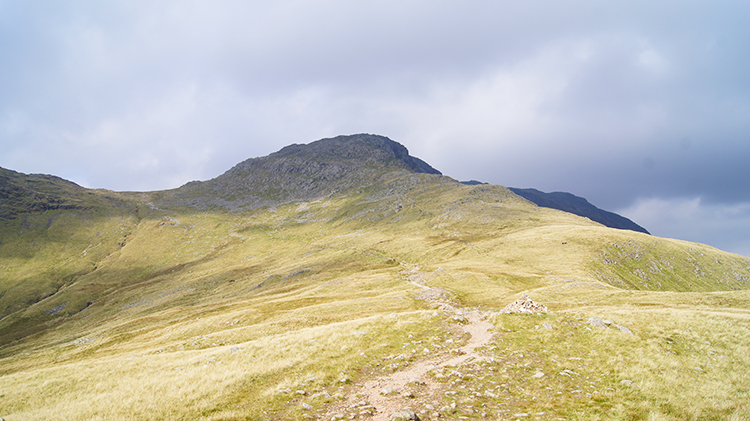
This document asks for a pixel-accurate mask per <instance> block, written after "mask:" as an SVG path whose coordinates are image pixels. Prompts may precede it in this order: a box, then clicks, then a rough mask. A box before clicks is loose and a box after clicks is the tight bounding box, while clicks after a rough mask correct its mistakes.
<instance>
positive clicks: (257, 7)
mask: <svg viewBox="0 0 750 421" xmlns="http://www.w3.org/2000/svg"><path fill="white" fill-rule="evenodd" d="M748 21H750V5H749V4H747V3H745V2H722V3H719V4H707V3H706V4H703V3H685V2H677V1H667V2H658V3H653V2H638V1H636V2H627V3H624V2H621V3H616V2H600V1H571V2H556V1H539V2H533V3H529V2H490V1H477V2H469V3H466V2H464V3H457V2H441V1H438V2H435V1H430V2H427V1H414V2H396V1H386V2H377V3H361V2H347V1H316V2H297V1H279V2H245V1H223V2H210V3H209V2H205V3H195V2H193V3H185V2H177V1H174V2H170V1H167V2H106V3H102V2H87V1H73V2H65V3H60V2H53V1H48V2H33V3H29V2H21V1H5V2H0V56H2V57H3V66H0V166H3V167H8V168H11V169H15V170H18V171H23V172H47V173H55V174H57V175H60V176H63V177H66V178H71V179H73V180H74V181H77V182H79V183H82V184H84V185H87V186H90V187H106V188H111V189H117V190H150V189H160V188H169V187H175V186H177V185H180V184H182V183H184V182H187V181H189V180H192V179H206V178H210V177H214V176H216V175H218V174H220V173H221V172H223V171H224V170H226V169H228V168H229V167H231V166H232V165H234V164H235V163H237V162H238V161H241V160H243V159H245V158H248V157H252V156H260V155H265V154H268V153H270V152H273V151H275V150H277V149H279V148H281V147H282V146H284V145H286V144H289V143H293V142H297V143H299V142H309V141H313V140H316V139H318V138H321V137H326V136H333V135H337V134H346V133H359V132H370V133H379V134H384V135H388V136H390V137H391V138H393V139H395V140H398V141H400V142H402V143H404V144H405V145H406V146H407V147H409V149H410V150H411V152H412V154H413V155H416V156H419V157H421V158H423V159H425V160H426V161H428V162H429V163H430V164H432V165H433V166H435V167H436V168H438V169H440V170H441V171H443V172H444V173H446V174H448V175H451V176H454V177H455V178H459V179H481V180H484V181H489V182H493V183H497V184H503V185H510V186H516V187H535V188H539V189H542V190H545V191H553V190H564V191H570V192H573V193H575V194H578V195H581V196H585V197H586V198H588V199H589V200H590V201H591V202H592V203H594V204H596V205H597V206H600V207H604V208H609V209H629V208H631V207H632V206H634V203H636V202H637V201H638V200H646V199H649V200H650V199H652V198H660V199H661V200H667V201H669V200H688V199H691V198H696V197H699V198H701V200H702V202H701V204H702V206H732V205H736V204H738V203H745V202H747V201H749V200H750V198H749V197H748V196H749V195H750V192H748V190H747V189H746V187H745V186H747V185H748V182H750V179H749V178H750V175H748V174H749V173H750V172H748V171H746V170H745V163H746V162H750V142H749V140H750V118H749V117H750V84H748V83H746V79H747V74H750V36H748V30H747V29H746V26H747V24H746V23H747V22H748ZM670 203H671V202H670ZM643 209H652V211H654V209H656V208H655V207H653V206H652V207H645V208H643ZM696 215H697V214H696ZM700 215H704V216H705V215H707V214H700ZM636 221H637V219H636ZM738 221H739V220H738ZM637 222H641V221H637ZM658 223H661V222H658ZM644 225H645V226H646V227H647V228H648V229H650V230H652V231H657V232H658V229H657V228H656V227H653V226H648V224H645V223H644Z"/></svg>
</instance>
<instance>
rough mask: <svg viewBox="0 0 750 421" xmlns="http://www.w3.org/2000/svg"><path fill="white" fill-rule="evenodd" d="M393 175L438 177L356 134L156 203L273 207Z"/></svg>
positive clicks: (298, 148)
mask: <svg viewBox="0 0 750 421" xmlns="http://www.w3.org/2000/svg"><path fill="white" fill-rule="evenodd" d="M392 171H408V172H412V173H425V174H434V175H440V174H441V173H440V171H438V170H436V169H435V168H433V167H431V166H430V165H429V164H427V163H426V162H424V161H422V160H421V159H419V158H416V157H413V156H411V155H409V151H408V149H406V147H404V146H403V145H401V144H400V143H398V142H395V141H393V140H391V139H389V138H387V137H385V136H378V135H372V134H355V135H348V136H336V137H332V138H325V139H320V140H318V141H315V142H311V143H309V144H292V145H289V146H286V147H284V148H282V149H281V150H279V151H278V152H274V153H272V154H270V155H268V156H264V157H260V158H250V159H247V160H245V161H243V162H240V163H239V164H237V165H235V166H234V167H233V168H231V169H230V170H229V171H227V172H225V173H224V174H222V175H220V176H218V177H216V178H214V179H212V180H208V181H205V182H190V183H188V184H186V185H184V186H182V187H180V188H178V189H176V190H171V191H168V192H164V195H163V197H161V198H159V199H157V202H159V203H163V204H176V205H187V206H194V207H206V206H220V207H224V208H227V209H231V210H235V209H240V208H258V207H263V206H275V205H277V204H280V203H286V202H291V201H298V200H311V199H315V198H319V197H323V196H327V195H330V194H332V193H336V192H343V191H346V190H348V189H351V188H361V187H363V186H367V185H370V184H372V183H373V181H375V180H377V178H378V177H381V176H382V175H383V174H385V173H388V172H392Z"/></svg>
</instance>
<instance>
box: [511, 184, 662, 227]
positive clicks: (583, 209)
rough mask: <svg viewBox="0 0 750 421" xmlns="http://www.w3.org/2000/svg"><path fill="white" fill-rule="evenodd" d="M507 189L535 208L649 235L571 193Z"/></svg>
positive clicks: (619, 217) (631, 223)
mask: <svg viewBox="0 0 750 421" xmlns="http://www.w3.org/2000/svg"><path fill="white" fill-rule="evenodd" d="M508 189H509V190H510V191H512V192H513V193H515V194H517V195H519V196H521V197H523V198H524V199H527V200H529V201H531V202H533V203H535V204H536V205H537V206H543V207H546V208H552V209H558V210H561V211H564V212H570V213H573V214H576V215H578V216H583V217H585V218H589V219H591V220H592V221H594V222H598V223H600V224H602V225H604V226H607V227H610V228H617V229H627V230H631V231H636V232H642V233H644V234H650V233H649V232H648V231H647V230H646V229H645V228H643V227H642V226H640V225H638V224H636V223H635V222H633V221H632V220H630V219H628V218H626V217H624V216H622V215H618V214H616V213H614V212H610V211H607V210H604V209H600V208H598V207H596V206H594V205H592V204H591V203H590V202H589V201H588V200H586V199H585V198H583V197H580V196H576V195H574V194H572V193H568V192H551V193H545V192H543V191H540V190H537V189H533V188H526V189H521V188H517V187H508Z"/></svg>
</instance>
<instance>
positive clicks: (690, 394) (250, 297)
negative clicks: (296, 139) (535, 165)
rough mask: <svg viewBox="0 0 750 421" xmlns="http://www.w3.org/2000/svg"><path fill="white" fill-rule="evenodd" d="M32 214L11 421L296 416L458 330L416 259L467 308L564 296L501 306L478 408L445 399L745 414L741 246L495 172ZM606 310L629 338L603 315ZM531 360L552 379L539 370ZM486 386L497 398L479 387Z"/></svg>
mask: <svg viewBox="0 0 750 421" xmlns="http://www.w3.org/2000/svg"><path fill="white" fill-rule="evenodd" d="M136 211H137V212H136ZM50 218H51V219H52V220H53V223H52V224H50V225H48V224H46V223H44V222H45V221H48V220H49V219H50ZM26 221H27V223H24V222H23V220H19V221H18V222H17V224H21V225H24V224H25V225H24V226H28V227H29V228H28V229H27V230H26V231H23V233H22V234H21V235H19V236H17V238H15V237H13V236H12V235H10V234H11V233H14V232H16V231H18V230H19V227H20V226H21V225H12V226H10V227H8V228H6V231H4V233H3V237H2V238H3V244H2V245H1V246H0V251H1V254H0V256H2V260H0V266H2V267H3V268H4V269H5V270H4V271H3V276H2V278H1V279H0V282H2V284H1V285H3V289H4V290H5V291H7V292H6V295H5V296H4V297H3V298H2V299H0V303H5V306H4V308H5V310H4V311H5V313H3V315H4V318H3V319H2V320H0V331H2V332H3V333H2V338H3V340H2V347H0V358H2V359H0V395H1V396H0V416H3V417H4V418H5V419H6V420H13V419H48V418H65V419H115V418H116V419H165V418H169V419H248V418H249V419H265V418H285V419H302V418H303V416H304V415H306V414H310V413H312V414H315V413H316V411H322V410H323V407H324V404H325V402H331V401H335V400H337V399H339V397H338V396H337V394H342V395H343V394H345V393H347V390H348V389H347V387H348V386H347V383H348V382H349V381H353V382H355V383H356V382H358V381H361V379H362V378H363V377H364V376H366V375H368V374H367V373H371V372H381V371H383V370H391V369H393V367H388V365H387V364H386V363H385V361H389V362H390V360H384V358H386V357H388V356H392V355H395V354H399V353H403V354H404V355H407V358H405V359H403V360H399V362H397V363H396V364H398V365H401V366H403V364H407V363H408V361H409V360H410V359H412V358H414V357H408V356H410V355H413V353H412V352H411V351H412V350H415V351H417V350H419V351H421V350H422V349H424V348H428V349H431V350H433V351H434V352H442V351H445V350H447V349H450V348H451V347H457V346H458V345H459V344H460V341H461V340H462V338H461V337H457V336H455V333H453V332H454V330H452V329H450V323H451V317H450V314H447V313H445V312H443V311H437V312H436V311H435V310H434V309H433V306H432V305H431V304H430V303H428V302H425V301H421V300H417V299H416V298H415V297H416V295H417V292H418V289H417V287H415V286H414V285H412V284H410V283H409V282H408V281H407V279H406V278H407V271H409V273H412V272H413V271H415V270H418V271H419V273H420V274H422V275H423V279H424V280H425V281H426V282H427V283H428V284H429V285H431V286H433V287H440V288H443V289H445V290H447V291H449V292H450V293H451V294H452V297H453V300H454V301H455V302H456V303H457V304H459V305H461V306H467V307H477V308H481V309H484V310H487V311H499V310H500V309H502V308H503V307H504V306H505V305H506V304H507V303H509V302H511V301H513V300H514V299H515V298H516V297H517V296H518V295H520V294H521V293H522V292H527V293H529V294H530V295H531V296H532V298H534V299H535V300H537V301H540V302H542V303H544V304H546V305H548V306H549V307H550V308H551V309H552V310H553V311H554V312H555V313H554V314H553V315H547V316H519V315H496V316H494V318H493V321H494V323H495V324H496V326H497V329H498V331H499V332H502V333H503V335H502V336H500V337H498V339H497V341H496V343H495V344H494V346H493V347H491V348H490V349H487V350H486V351H485V352H486V353H487V354H488V355H490V356H492V357H493V358H495V363H482V364H484V366H483V367H480V366H477V367H473V368H476V369H477V371H476V372H474V375H475V376H474V377H463V380H462V381H461V382H459V383H456V384H454V385H453V387H454V388H455V390H459V393H458V395H456V396H451V397H448V396H447V397H446V401H445V402H444V403H450V402H451V400H450V399H455V400H457V401H458V402H459V408H474V409H472V411H473V412H472V413H468V411H464V412H457V410H446V411H445V412H444V416H445V417H448V418H456V417H458V416H468V417H470V418H471V417H479V416H480V414H481V412H482V411H485V412H488V413H490V414H492V416H497V417H500V418H502V417H504V416H506V415H507V416H511V415H512V414H514V413H521V412H525V413H541V412H545V414H546V415H545V416H546V417H552V416H554V417H553V418H552V419H555V418H556V417H563V418H566V419H646V418H650V419H712V418H713V419H726V418H731V417H736V418H737V419H741V418H744V417H748V416H750V408H748V407H747V406H744V404H743V403H742V402H745V401H747V399H746V398H747V396H745V395H746V392H744V391H746V390H750V379H749V378H747V376H746V375H745V374H742V373H747V372H750V367H748V365H749V363H748V361H750V358H748V357H749V356H748V355H747V351H746V349H745V347H744V346H743V344H746V343H747V340H748V339H750V326H749V325H748V321H749V320H750V312H749V310H748V309H750V294H748V292H746V291H744V289H746V288H747V285H746V280H747V279H748V276H749V274H748V272H749V270H750V267H749V266H750V262H749V261H748V259H745V258H742V257H740V256H735V255H730V254H727V253H723V252H720V251H718V250H715V249H711V248H709V247H706V246H702V245H698V244H692V243H685V242H680V241H675V240H667V239H660V238H655V237H651V236H647V235H643V234H639V233H634V232H629V231H620V230H611V229H607V228H603V227H601V226H599V225H597V224H594V223H592V222H590V221H588V220H585V219H583V218H579V217H575V216H573V215H570V214H565V213H562V212H557V211H554V210H550V209H542V208H537V207H535V206H533V205H531V204H530V203H528V202H526V201H524V200H522V199H520V198H518V197H517V196H515V195H512V194H511V193H509V192H508V191H507V190H505V189H503V188H500V187H497V186H475V187H468V186H460V185H458V184H457V183H455V182H453V181H452V180H450V179H447V178H444V177H436V176H428V175H422V174H418V175H417V174H408V173H398V174H396V175H394V176H393V178H391V179H389V180H384V181H383V183H381V184H380V185H379V186H378V187H370V188H368V189H367V190H365V191H362V192H360V193H359V194H358V195H354V196H350V197H348V198H341V197H338V198H336V197H334V198H330V199H323V200H319V201H313V202H308V203H294V204H289V205H285V206H280V207H278V208H277V209H272V210H269V209H268V208H264V209H259V210H255V211H248V212H244V213H229V212H223V211H205V212H204V211H201V212H195V211H190V210H187V209H182V210H180V209H173V210H162V211H160V210H154V209H151V210H148V208H145V207H137V206H135V207H130V208H127V207H123V208H122V209H120V210H119V211H117V212H114V213H107V212H103V211H97V212H94V211H92V212H91V213H90V214H88V215H87V216H85V217H83V216H81V214H80V213H66V212H63V211H49V212H47V213H43V214H38V215H32V216H29V218H27V220H26ZM11 239H12V240H11ZM32 243H33V244H32ZM19 282H20V283H21V285H23V288H21V287H16V285H18V284H19ZM40 285H41V286H40ZM734 289H743V290H742V291H733V290H734ZM21 291H24V292H21ZM49 291H52V292H56V293H54V294H53V295H50V296H49V297H46V298H44V297H45V296H46V295H48V294H50V292H49ZM680 291H700V293H699V292H680ZM19 305H20V306H21V307H18V306H19ZM14 306H15V307H14ZM16 307H18V310H16V309H15V308H16ZM591 316H598V317H607V318H610V319H612V320H614V321H615V322H616V323H619V324H622V325H626V326H628V327H629V328H630V329H631V330H633V332H634V335H626V334H623V333H620V332H619V331H616V330H614V329H607V330H599V329H593V330H592V329H590V328H588V325H587V324H586V320H587V319H588V317H591ZM542 323H549V324H550V325H551V326H553V330H551V331H549V330H547V329H540V325H541V324H542ZM27 334H30V335H29V336H26V337H24V338H21V335H27ZM410 335H411V336H410ZM449 338H450V339H454V341H453V342H452V343H451V342H446V340H447V339H449ZM417 343H418V344H417ZM471 369H472V367H468V368H466V370H471ZM533 370H541V371H544V372H545V373H547V376H545V377H543V378H542V379H541V380H534V381H530V376H531V375H532V374H534V372H535V371H533ZM564 370H571V371H572V372H573V373H575V374H572V375H571V374H570V373H568V374H567V375H561V374H559V373H561V372H563V371H564ZM466 374H470V373H466ZM480 377H483V378H481V379H480ZM342 380H343V381H342ZM622 380H632V381H633V382H634V383H633V385H632V386H627V385H623V384H622V383H621V381H622ZM446 381H449V380H446ZM450 381H455V380H450ZM491 382H495V383H491ZM592 383H594V384H593V385H592ZM500 385H503V386H500ZM460 386H465V387H464V388H460ZM287 389H288V390H289V391H290V392H287V393H279V392H278V390H282V391H286V390H287ZM489 389H492V390H495V392H497V393H495V395H497V396H498V397H496V398H493V397H487V396H491V395H487V396H485V397H483V398H481V399H479V398H476V397H473V396H474V395H471V394H470V391H472V390H474V391H478V392H481V393H483V392H485V391H487V390H489ZM297 390H304V391H305V392H306V393H307V394H306V395H301V394H296V393H295V391H297ZM594 391H595V392H597V393H593V392H594ZM316 392H317V393H318V395H317V396H316V395H315V393H316ZM587 394H588V395H587ZM485 395H486V394H485ZM483 396H484V395H483ZM532 398H533V399H532ZM302 402H305V403H309V404H311V405H313V407H314V409H313V410H312V411H307V410H304V409H303V408H302V406H301V404H302Z"/></svg>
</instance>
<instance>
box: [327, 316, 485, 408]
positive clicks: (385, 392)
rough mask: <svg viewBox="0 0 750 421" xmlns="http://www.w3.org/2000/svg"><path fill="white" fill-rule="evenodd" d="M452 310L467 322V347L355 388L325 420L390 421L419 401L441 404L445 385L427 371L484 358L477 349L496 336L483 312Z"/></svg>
mask: <svg viewBox="0 0 750 421" xmlns="http://www.w3.org/2000/svg"><path fill="white" fill-rule="evenodd" d="M453 310H454V311H456V313H458V314H460V315H462V316H463V317H465V318H466V319H467V323H466V324H465V325H463V326H462V328H463V330H464V332H465V333H468V334H469V335H470V338H469V340H468V342H467V343H466V345H464V346H463V347H461V348H459V349H458V350H454V351H453V353H451V354H446V355H442V356H438V357H433V358H429V359H424V360H420V361H417V362H415V363H413V364H412V365H410V366H409V367H407V368H406V369H405V370H402V371H398V372H395V373H392V374H388V375H383V376H380V377H377V378H374V379H371V380H368V381H367V382H365V383H364V384H363V385H362V386H360V387H358V388H355V390H353V391H352V392H351V393H350V394H349V398H348V399H347V400H346V401H345V402H343V403H341V404H338V405H336V406H335V407H333V408H331V410H329V412H328V414H327V415H326V416H325V418H324V419H326V420H331V419H339V418H347V419H348V418H350V417H351V416H352V415H356V416H357V418H361V417H367V418H370V417H371V418H370V419H372V420H374V421H387V420H389V419H390V418H391V416H392V415H393V414H394V413H395V412H398V411H401V410H404V409H406V408H411V407H414V406H416V405H415V403H417V402H421V403H424V402H426V401H439V400H440V398H438V397H437V396H436V395H437V394H438V392H439V391H440V388H441V387H444V385H442V384H441V383H439V382H437V381H435V380H434V378H433V377H432V376H429V375H428V372H429V371H431V370H440V369H442V368H446V367H456V366H460V365H462V364H465V363H467V362H470V361H476V360H479V359H482V358H483V357H482V356H481V355H479V353H478V352H477V351H476V348H478V347H481V346H484V345H487V344H488V343H489V342H490V341H491V340H492V337H493V334H494V333H493V332H492V328H493V327H494V326H493V324H492V323H490V322H489V321H487V320H486V318H485V317H486V316H485V315H484V314H482V313H481V312H479V311H466V310H455V309H453ZM435 409H436V410H437V408H435ZM421 417H422V419H423V420H424V419H430V418H431V417H430V415H429V414H427V416H426V417H425V416H424V415H421Z"/></svg>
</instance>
